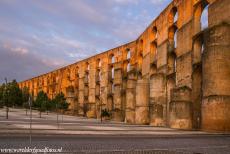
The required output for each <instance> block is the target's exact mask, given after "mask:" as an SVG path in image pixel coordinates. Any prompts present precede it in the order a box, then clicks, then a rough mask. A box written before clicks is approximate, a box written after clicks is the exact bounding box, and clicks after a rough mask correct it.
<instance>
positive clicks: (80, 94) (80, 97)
mask: <svg viewBox="0 0 230 154" xmlns="http://www.w3.org/2000/svg"><path fill="white" fill-rule="evenodd" d="M84 87H85V86H84V77H80V78H79V90H78V105H79V108H78V115H80V116H83V115H84V113H83V104H84V98H85V97H84Z"/></svg>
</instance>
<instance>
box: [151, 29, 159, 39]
mask: <svg viewBox="0 0 230 154" xmlns="http://www.w3.org/2000/svg"><path fill="white" fill-rule="evenodd" d="M152 32H153V40H155V39H157V37H158V31H157V27H156V26H154V27H153V30H152Z"/></svg>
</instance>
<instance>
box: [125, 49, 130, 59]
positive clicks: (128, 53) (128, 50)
mask: <svg viewBox="0 0 230 154" xmlns="http://www.w3.org/2000/svg"><path fill="white" fill-rule="evenodd" d="M130 58H131V52H130V49H127V55H126V59H128V60H129V59H130Z"/></svg>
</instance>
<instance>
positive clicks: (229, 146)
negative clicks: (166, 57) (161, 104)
mask: <svg viewBox="0 0 230 154" xmlns="http://www.w3.org/2000/svg"><path fill="white" fill-rule="evenodd" d="M0 147H1V148H23V147H30V148H34V147H36V148H45V147H49V148H55V149H58V148H59V149H60V148H61V147H62V150H63V152H65V153H68V152H71V153H73V152H74V153H115V152H114V151H116V153H141V151H142V152H143V153H144V152H145V153H157V152H158V154H164V153H166V154H167V153H170V154H171V153H173V154H174V153H180V154H183V153H185V154H190V153H191V154H201V153H208V154H229V153H230V136H202V137H199V136H187V137H185V136H184V137H175V136H174V137H156V136H135V135H133V136H128V135H125V136H97V135H93V136H92V135H91V136H84V135H80V136H79V135H77V136H76V135H74V136H69V135H50V136H47V135H46V136H33V137H32V144H30V143H29V137H28V136H15V135H8V136H2V135H0ZM111 151H113V152H111ZM160 152H161V153H160Z"/></svg>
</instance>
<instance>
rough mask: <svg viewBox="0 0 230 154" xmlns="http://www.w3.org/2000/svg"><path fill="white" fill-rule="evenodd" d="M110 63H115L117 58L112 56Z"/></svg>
mask: <svg viewBox="0 0 230 154" xmlns="http://www.w3.org/2000/svg"><path fill="white" fill-rule="evenodd" d="M110 63H112V64H113V63H115V57H114V55H113V54H112V55H110Z"/></svg>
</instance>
